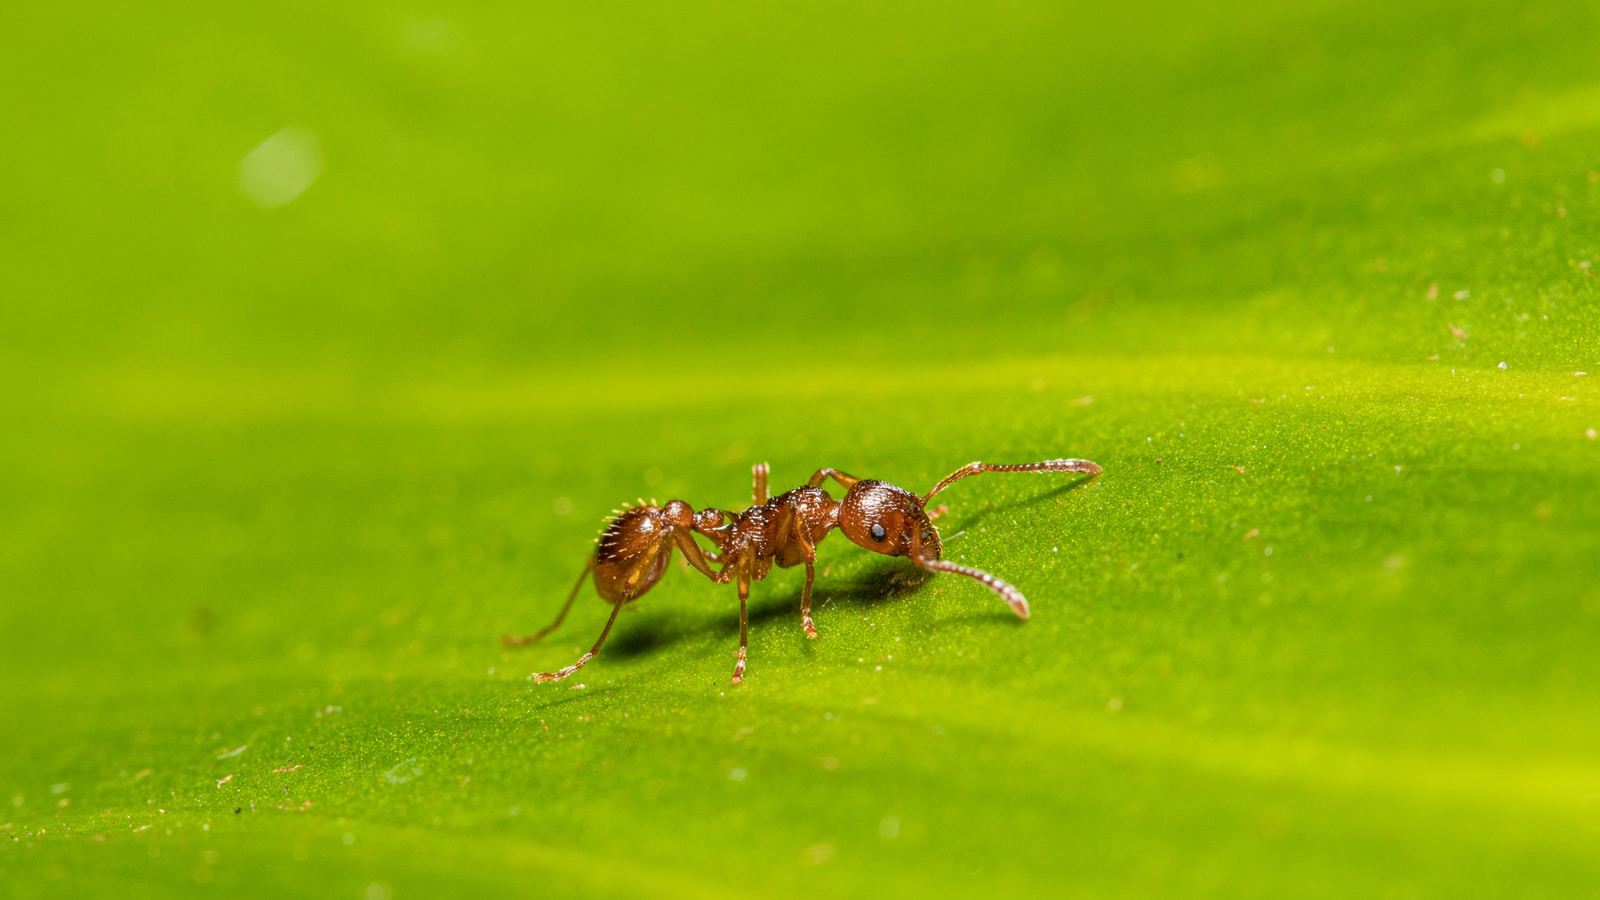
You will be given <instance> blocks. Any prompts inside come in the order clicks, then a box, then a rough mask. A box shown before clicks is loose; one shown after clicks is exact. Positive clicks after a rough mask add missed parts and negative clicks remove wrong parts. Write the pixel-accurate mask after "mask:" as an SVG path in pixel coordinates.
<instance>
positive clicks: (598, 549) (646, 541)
mask: <svg viewBox="0 0 1600 900" xmlns="http://www.w3.org/2000/svg"><path fill="white" fill-rule="evenodd" d="M671 559H672V523H671V522H670V521H669V520H668V519H667V517H666V516H665V515H664V513H663V510H661V509H659V508H657V507H654V506H636V507H634V508H632V509H628V510H624V511H623V512H622V514H621V515H619V516H617V517H616V518H615V519H612V520H611V523H610V524H609V525H607V526H606V530H605V531H603V532H601V534H600V541H599V543H598V544H596V545H595V550H594V587H595V590H596V591H598V592H599V594H600V596H601V597H602V598H604V599H605V600H607V601H609V602H611V603H627V602H628V601H630V600H636V599H638V598H639V597H640V596H641V595H643V594H644V593H645V592H646V591H648V590H650V589H651V588H652V587H655V584H656V582H658V581H660V580H661V576H662V575H663V574H665V573H666V571H667V563H668V562H669V561H670V560H671Z"/></svg>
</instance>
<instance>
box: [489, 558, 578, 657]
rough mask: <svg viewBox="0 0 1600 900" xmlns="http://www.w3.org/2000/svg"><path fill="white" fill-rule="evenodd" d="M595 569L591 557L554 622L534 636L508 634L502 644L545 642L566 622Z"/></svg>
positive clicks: (513, 645)
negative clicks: (568, 612)
mask: <svg viewBox="0 0 1600 900" xmlns="http://www.w3.org/2000/svg"><path fill="white" fill-rule="evenodd" d="M593 569H594V557H592V556H591V557H589V562H588V563H586V564H585V565H584V567H583V573H582V574H580V575H579V576H578V583H577V584H575V585H573V586H572V593H570V594H568V595H567V602H566V603H563V604H561V612H559V613H557V614H556V620H555V621H554V622H551V623H550V624H549V625H546V626H545V627H543V628H541V629H539V630H538V631H535V632H534V633H533V634H508V635H506V636H505V637H503V638H501V639H500V643H502V644H505V645H506V646H507V647H526V646H528V645H529V644H531V643H533V642H534V641H539V640H543V639H544V636H545V635H547V634H549V633H550V632H552V631H555V630H556V629H557V628H560V627H561V623H562V622H564V621H566V618H567V611H568V610H570V609H572V601H574V600H576V599H578V591H579V590H581V589H582V588H583V581H584V579H586V578H588V577H589V572H590V571H591V570H593Z"/></svg>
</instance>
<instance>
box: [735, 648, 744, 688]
mask: <svg viewBox="0 0 1600 900" xmlns="http://www.w3.org/2000/svg"><path fill="white" fill-rule="evenodd" d="M735 655H736V656H737V657H738V662H736V663H734V664H733V683H734V684H738V683H739V682H741V681H744V650H743V649H740V651H739V652H738V653H737V654H735Z"/></svg>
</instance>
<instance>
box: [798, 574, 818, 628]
mask: <svg viewBox="0 0 1600 900" xmlns="http://www.w3.org/2000/svg"><path fill="white" fill-rule="evenodd" d="M816 577H817V564H816V562H815V561H813V560H811V559H810V558H807V559H806V586H805V590H804V591H802V592H801V593H800V625H801V626H802V627H804V628H805V630H806V637H808V638H810V639H812V640H816V639H817V626H816V623H814V622H812V621H811V582H812V581H814V580H815V579H816Z"/></svg>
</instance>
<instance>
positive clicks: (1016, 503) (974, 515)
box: [948, 475, 1100, 533]
mask: <svg viewBox="0 0 1600 900" xmlns="http://www.w3.org/2000/svg"><path fill="white" fill-rule="evenodd" d="M1099 477H1100V476H1099V475H1086V476H1084V477H1083V478H1079V479H1077V480H1076V481H1072V482H1069V483H1067V484H1063V485H1061V486H1059V487H1053V488H1051V489H1050V490H1048V491H1045V492H1044V493H1042V494H1034V495H1032V496H1029V497H1019V498H1016V499H1014V500H1008V501H1006V502H1004V503H995V504H992V505H991V504H984V505H982V506H980V507H978V508H977V509H976V510H974V511H972V512H970V513H964V512H961V511H960V507H952V508H951V510H950V512H949V514H948V515H949V518H950V519H952V520H954V519H956V518H958V517H959V518H960V520H961V523H962V526H963V527H962V528H961V531H965V530H966V529H967V528H968V527H971V526H974V525H982V524H983V523H984V520H986V519H988V518H989V517H990V516H992V515H994V514H995V513H1003V512H1009V511H1011V510H1013V509H1019V508H1021V507H1024V506H1033V505H1035V504H1037V503H1039V502H1040V501H1041V500H1053V499H1055V498H1057V497H1061V496H1064V495H1066V494H1068V493H1070V492H1072V491H1079V490H1083V489H1084V488H1085V487H1088V485H1089V483H1090V482H1092V481H1094V480H1095V479H1096V478H1099ZM957 533H960V532H957Z"/></svg>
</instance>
